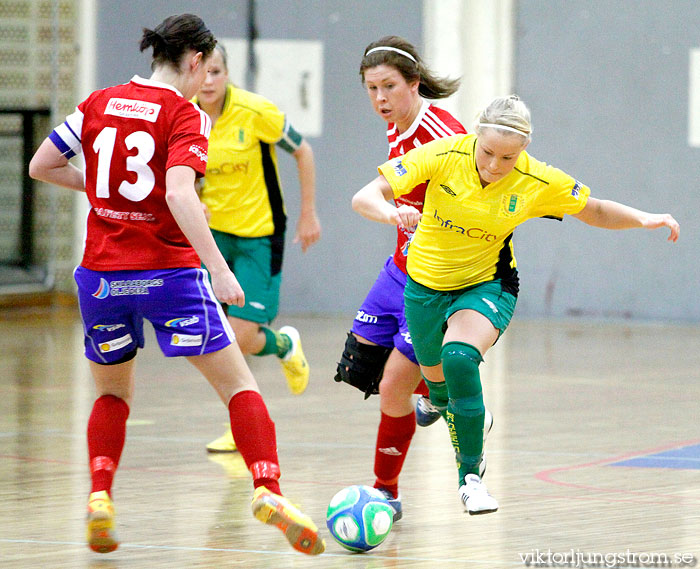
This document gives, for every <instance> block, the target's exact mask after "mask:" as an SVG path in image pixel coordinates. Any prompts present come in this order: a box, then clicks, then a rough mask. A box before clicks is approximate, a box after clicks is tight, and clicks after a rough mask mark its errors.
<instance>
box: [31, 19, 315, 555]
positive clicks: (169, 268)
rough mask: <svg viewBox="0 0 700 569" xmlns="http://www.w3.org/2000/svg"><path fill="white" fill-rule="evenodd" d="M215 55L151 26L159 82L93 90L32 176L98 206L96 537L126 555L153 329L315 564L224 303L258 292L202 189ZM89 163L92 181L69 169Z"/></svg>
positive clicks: (260, 495) (92, 539)
mask: <svg viewBox="0 0 700 569" xmlns="http://www.w3.org/2000/svg"><path fill="white" fill-rule="evenodd" d="M215 45H216V39H215V38H214V36H213V35H212V33H211V32H210V31H209V30H208V29H207V27H206V26H205V24H204V22H202V20H201V19H200V18H199V17H197V16H194V15H191V14H183V15H179V16H171V17H169V18H167V19H165V20H164V21H163V22H162V23H161V24H160V25H159V26H157V27H156V28H155V29H154V30H148V29H144V33H143V38H142V40H141V45H140V47H141V51H144V50H145V49H148V48H150V47H152V48H153V64H152V69H153V74H152V76H151V77H150V79H143V78H141V77H138V76H135V77H134V78H133V79H132V80H131V81H130V82H129V83H127V84H125V85H118V86H114V87H109V88H107V89H102V90H98V91H95V92H94V93H92V94H91V95H90V96H89V97H88V98H87V99H86V100H85V101H83V102H82V103H80V105H78V107H77V109H76V111H75V112H74V113H72V114H71V115H69V116H68V117H67V118H66V121H65V122H64V123H63V124H62V125H60V126H58V127H56V129H54V131H53V132H52V133H51V135H50V136H49V137H48V138H47V139H46V140H45V141H44V142H43V143H42V145H41V146H40V148H39V149H38V150H37V152H36V154H35V156H34V158H33V159H32V161H31V163H30V166H29V173H30V175H31V176H32V177H33V178H36V179H39V180H43V181H46V182H49V183H53V184H56V185H60V186H64V187H67V188H70V189H73V190H77V191H83V192H86V194H87V197H88V200H89V201H90V205H91V209H90V212H89V215H88V224H87V237H86V242H85V252H84V255H83V259H82V262H81V263H80V265H79V266H78V267H77V268H76V270H75V279H76V282H77V284H78V299H79V302H80V312H81V317H82V319H83V327H84V330H85V355H86V357H87V358H88V360H89V362H90V370H91V372H92V375H93V377H94V380H95V386H96V391H97V395H98V398H97V400H96V401H95V403H94V406H93V409H92V413H91V415H90V418H89V421H88V427H87V440H88V453H89V459H90V473H91V478H92V488H91V493H90V498H89V501H88V516H87V540H88V544H89V546H90V548H91V549H93V550H94V551H97V552H99V553H108V552H110V551H114V550H115V549H116V548H117V547H118V545H119V541H118V539H117V537H116V533H115V530H114V505H113V502H112V483H113V479H114V475H115V472H116V470H117V467H118V465H119V459H120V457H121V453H122V449H123V448H124V443H125V439H126V420H127V417H128V415H129V407H130V404H131V399H132V394H133V390H134V361H135V360H134V358H135V356H136V353H137V351H138V348H141V347H143V345H144V335H143V319H144V318H145V319H147V320H149V321H150V322H151V323H152V324H153V327H154V329H155V332H156V337H157V339H158V343H159V345H160V347H161V350H162V351H163V353H164V354H165V355H166V356H185V357H187V359H188V360H189V361H190V362H191V363H192V364H193V365H194V366H195V367H196V368H197V369H198V370H199V371H200V372H202V374H203V375H204V376H205V377H206V378H207V379H208V381H209V382H210V384H211V385H212V387H213V388H214V389H215V390H216V392H217V393H218V395H219V396H220V397H221V399H222V400H223V402H224V404H226V405H227V407H228V410H229V417H230V421H231V429H232V431H233V433H234V434H235V436H236V442H237V443H238V447H239V450H240V452H241V455H242V456H243V458H244V460H245V462H246V466H247V467H248V469H249V470H250V472H251V474H252V476H253V484H254V487H255V492H254V495H253V503H252V509H253V513H254V514H255V517H256V518H258V519H259V520H261V521H263V522H265V523H268V524H272V525H276V526H277V527H279V528H280V529H281V530H282V531H283V532H284V534H285V536H286V537H287V539H288V540H289V542H290V543H291V544H292V546H293V547H294V548H295V549H298V550H299V551H302V552H304V553H308V554H312V555H315V554H318V553H321V552H322V551H323V550H324V547H325V546H324V543H323V540H322V539H320V538H319V536H318V528H317V527H316V526H315V525H314V523H313V522H312V521H311V519H310V518H308V517H307V516H306V515H304V514H302V513H301V512H300V511H299V510H298V509H297V508H296V507H295V506H293V505H292V504H291V503H290V502H288V501H287V500H286V499H285V498H283V497H282V496H281V492H280V488H279V482H278V479H279V476H280V468H279V462H278V458H277V449H276V436H275V426H274V423H273V422H272V420H271V419H270V416H269V414H268V412H267V407H266V406H265V403H264V401H263V399H262V397H261V395H260V392H259V389H258V386H257V383H256V381H255V378H254V377H253V375H252V374H251V372H250V370H249V368H248V366H247V364H246V362H245V360H244V358H243V356H242V354H241V351H240V348H239V347H238V344H237V343H236V342H235V336H234V334H233V331H232V330H231V328H230V326H229V324H228V322H227V320H226V317H225V315H224V314H223V311H222V310H221V307H220V305H219V303H218V302H217V298H218V299H219V300H220V301H222V302H225V303H227V304H235V305H242V304H243V302H244V294H243V290H242V289H241V287H240V285H239V284H238V281H237V280H236V277H235V276H234V275H233V273H232V272H231V271H230V270H229V268H228V265H227V264H226V261H225V260H224V259H223V257H222V255H221V253H220V252H219V250H218V249H217V247H216V244H215V243H214V239H213V237H212V235H211V232H210V231H209V228H208V226H207V222H206V220H205V218H204V213H203V211H202V209H201V206H200V203H199V199H198V197H197V194H196V192H195V187H194V184H195V179H196V177H198V176H203V175H204V171H205V167H206V162H207V150H208V139H207V137H208V135H209V130H210V129H211V121H210V119H209V117H208V116H207V115H206V114H205V113H204V112H203V111H201V110H200V109H199V108H198V107H196V106H195V105H194V104H192V103H191V102H189V99H190V98H192V97H193V96H194V94H195V93H196V92H197V90H198V89H199V87H200V85H201V84H202V82H203V81H204V79H205V77H206V74H207V70H208V58H209V56H210V55H211V53H212V51H213V50H214V47H215ZM78 153H82V154H83V156H84V160H85V171H84V172H83V171H81V170H80V169H78V168H76V167H75V166H74V165H72V164H71V163H70V162H69V159H70V158H71V157H72V156H74V155H76V154H78ZM202 262H204V263H205V264H206V266H207V267H208V269H209V272H210V274H211V277H212V282H211V284H210V282H209V279H208V277H207V274H206V271H204V270H203V269H202V268H201V263H202Z"/></svg>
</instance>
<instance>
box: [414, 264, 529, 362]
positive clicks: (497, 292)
mask: <svg viewBox="0 0 700 569" xmlns="http://www.w3.org/2000/svg"><path fill="white" fill-rule="evenodd" d="M516 300H517V298H516V296H515V295H513V294H511V293H509V292H505V291H504V290H503V287H502V285H501V281H500V280H494V281H488V282H485V283H481V284H477V285H474V286H471V287H467V288H463V289H459V290H451V291H437V290H433V289H431V288H428V287H425V286H423V285H421V284H418V283H417V282H416V281H414V280H413V279H412V278H411V277H408V281H407V283H406V288H405V289H404V303H405V307H406V320H407V321H408V330H409V332H410V333H411V341H412V342H413V350H414V351H415V353H416V357H417V358H418V362H419V363H420V364H422V365H424V366H434V365H438V364H439V363H440V351H441V350H442V341H443V338H444V336H445V330H446V329H447V319H448V318H449V317H450V316H452V315H453V314H454V313H455V312H457V311H458V310H464V309H470V310H476V311H477V312H478V313H479V314H483V315H484V316H486V318H488V319H489V320H490V321H491V323H492V324H493V326H494V327H495V328H496V329H497V330H498V331H499V335H500V334H503V332H505V330H506V328H507V327H508V324H510V320H511V318H513V311H514V310H515V303H516Z"/></svg>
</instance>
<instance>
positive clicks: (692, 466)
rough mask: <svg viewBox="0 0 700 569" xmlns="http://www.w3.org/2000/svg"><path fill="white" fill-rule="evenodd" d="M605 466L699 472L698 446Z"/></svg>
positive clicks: (680, 448) (689, 446)
mask: <svg viewBox="0 0 700 569" xmlns="http://www.w3.org/2000/svg"><path fill="white" fill-rule="evenodd" d="M606 466H637V467H640V468H681V469H689V470H700V444H695V445H687V446H683V447H679V448H674V449H671V450H665V451H662V452H656V453H653V454H648V455H646V456H637V457H635V458H630V459H627V460H621V461H619V462H612V463H610V464H608V465H606Z"/></svg>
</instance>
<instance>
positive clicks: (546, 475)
mask: <svg viewBox="0 0 700 569" xmlns="http://www.w3.org/2000/svg"><path fill="white" fill-rule="evenodd" d="M697 444H700V439H692V440H689V441H682V442H675V443H669V444H666V445H663V446H659V447H655V448H651V449H647V450H642V451H635V452H628V453H624V454H621V455H618V456H614V457H609V458H604V459H601V460H595V461H593V462H586V463H583V464H574V465H570V466H560V467H556V468H549V469H547V470H541V471H540V472H537V473H535V478H536V479H538V480H541V481H542V482H546V483H549V484H556V485H557V486H566V487H569V488H579V489H582V490H594V491H598V492H606V493H611V494H629V495H632V496H643V497H654V498H659V497H660V496H663V497H665V498H674V499H685V500H687V499H688V498H684V497H683V496H674V495H672V494H659V492H658V490H657V491H654V492H639V491H635V490H625V489H624V488H601V487H598V486H592V485H590V484H579V483H577V482H564V481H562V480H556V479H555V478H554V475H556V474H560V473H564V472H571V471H573V470H581V469H583V468H590V467H594V466H604V465H607V464H611V463H613V462H620V461H622V460H628V459H630V458H639V457H641V456H646V455H649V454H656V453H659V452H663V451H667V450H671V449H676V448H681V447H684V446H690V445H697ZM619 468H636V467H624V466H620V467H619ZM647 469H648V467H647V468H645V470H647Z"/></svg>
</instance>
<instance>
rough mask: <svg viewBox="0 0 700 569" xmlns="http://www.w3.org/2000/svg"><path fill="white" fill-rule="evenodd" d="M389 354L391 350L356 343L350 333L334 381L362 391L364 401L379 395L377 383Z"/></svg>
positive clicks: (355, 339)
mask: <svg viewBox="0 0 700 569" xmlns="http://www.w3.org/2000/svg"><path fill="white" fill-rule="evenodd" d="M390 353H391V348H385V347H384V346H376V345H374V344H364V343H362V342H358V340H357V338H355V336H354V334H353V333H352V332H350V333H348V337H347V339H346V340H345V350H343V355H342V356H341V357H340V362H338V369H337V373H336V375H335V378H334V379H335V380H336V381H344V382H345V383H347V384H349V385H352V386H353V387H356V388H357V389H359V390H360V391H363V392H364V393H365V399H366V398H367V397H369V396H370V395H372V394H376V393H379V382H380V381H381V379H382V374H383V372H384V365H385V364H386V360H387V359H388V358H389V354H390Z"/></svg>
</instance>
